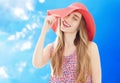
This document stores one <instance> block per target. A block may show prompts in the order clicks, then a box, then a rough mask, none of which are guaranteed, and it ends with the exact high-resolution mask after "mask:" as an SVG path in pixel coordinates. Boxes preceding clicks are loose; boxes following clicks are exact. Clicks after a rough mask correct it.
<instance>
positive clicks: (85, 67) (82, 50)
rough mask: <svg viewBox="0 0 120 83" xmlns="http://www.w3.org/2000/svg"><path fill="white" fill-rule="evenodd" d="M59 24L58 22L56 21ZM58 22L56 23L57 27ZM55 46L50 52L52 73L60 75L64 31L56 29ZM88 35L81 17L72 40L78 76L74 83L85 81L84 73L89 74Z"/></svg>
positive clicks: (83, 82)
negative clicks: (74, 47)
mask: <svg viewBox="0 0 120 83" xmlns="http://www.w3.org/2000/svg"><path fill="white" fill-rule="evenodd" d="M58 24H59V23H58ZM59 27H60V24H59V25H58V28H59ZM56 41H57V42H56V46H55V47H54V51H53V53H52V58H51V66H52V68H53V75H58V76H61V75H62V64H63V59H64V57H63V51H64V33H63V32H62V31H60V30H59V29H58V37H57V39H56ZM88 41H89V40H88V35H87V29H86V26H85V20H84V18H83V17H82V18H81V21H80V25H79V27H78V31H77V33H76V38H75V40H74V45H75V46H76V49H77V50H76V54H77V66H76V72H77V73H78V77H77V79H76V83H85V82H86V75H91V61H90V57H89V53H88V51H87V49H88Z"/></svg>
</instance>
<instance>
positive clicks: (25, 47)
mask: <svg viewBox="0 0 120 83" xmlns="http://www.w3.org/2000/svg"><path fill="white" fill-rule="evenodd" d="M31 47H32V43H31V42H30V41H27V42H24V43H23V44H22V46H21V48H20V50H21V51H24V50H29V49H31Z"/></svg>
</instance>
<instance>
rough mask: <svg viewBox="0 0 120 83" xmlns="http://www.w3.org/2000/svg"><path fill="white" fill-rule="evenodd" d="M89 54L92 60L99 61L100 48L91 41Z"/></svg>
mask: <svg viewBox="0 0 120 83" xmlns="http://www.w3.org/2000/svg"><path fill="white" fill-rule="evenodd" d="M88 52H89V53H90V57H91V59H94V60H97V59H99V56H100V55H99V50H98V46H97V44H96V43H95V42H92V41H90V42H89V44H88Z"/></svg>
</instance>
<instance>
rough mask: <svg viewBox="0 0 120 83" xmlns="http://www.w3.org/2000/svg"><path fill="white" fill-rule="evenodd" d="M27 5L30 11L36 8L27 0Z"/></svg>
mask: <svg viewBox="0 0 120 83" xmlns="http://www.w3.org/2000/svg"><path fill="white" fill-rule="evenodd" d="M25 6H26V7H27V9H28V10H30V11H33V10H34V8H33V5H32V3H31V2H26V4H25Z"/></svg>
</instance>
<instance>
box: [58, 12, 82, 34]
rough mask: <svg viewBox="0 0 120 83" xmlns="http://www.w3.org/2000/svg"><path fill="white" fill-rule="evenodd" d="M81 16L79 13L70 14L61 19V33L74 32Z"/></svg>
mask: <svg viewBox="0 0 120 83" xmlns="http://www.w3.org/2000/svg"><path fill="white" fill-rule="evenodd" d="M81 17H82V15H81V14H80V13H79V12H77V11H76V12H72V13H71V14H69V15H68V16H66V17H64V18H61V28H60V30H61V31H63V32H70V33H71V32H76V31H77V29H78V27H79V24H80V21H81Z"/></svg>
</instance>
